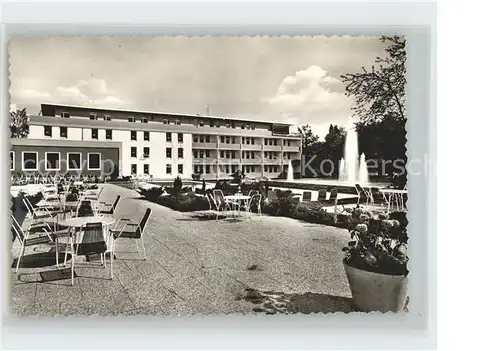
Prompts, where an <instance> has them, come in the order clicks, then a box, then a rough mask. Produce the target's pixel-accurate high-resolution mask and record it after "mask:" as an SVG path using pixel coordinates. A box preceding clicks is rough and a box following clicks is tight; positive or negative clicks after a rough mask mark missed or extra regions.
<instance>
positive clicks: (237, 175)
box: [231, 169, 245, 184]
mask: <svg viewBox="0 0 500 351" xmlns="http://www.w3.org/2000/svg"><path fill="white" fill-rule="evenodd" d="M244 178H245V173H244V172H243V171H242V170H241V169H238V170H237V171H236V172H234V173H233V174H231V183H232V184H241V181H242V180H243V179H244Z"/></svg>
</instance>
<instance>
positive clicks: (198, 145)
mask: <svg viewBox="0 0 500 351" xmlns="http://www.w3.org/2000/svg"><path fill="white" fill-rule="evenodd" d="M193 149H217V143H200V142H194V141H193Z"/></svg>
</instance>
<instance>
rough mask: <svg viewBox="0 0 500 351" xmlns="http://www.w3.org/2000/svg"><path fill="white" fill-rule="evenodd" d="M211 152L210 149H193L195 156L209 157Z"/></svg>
mask: <svg viewBox="0 0 500 351" xmlns="http://www.w3.org/2000/svg"><path fill="white" fill-rule="evenodd" d="M211 154H212V153H211V152H210V150H193V158H205V157H206V158H208V157H211Z"/></svg>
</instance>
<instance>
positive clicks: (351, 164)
mask: <svg viewBox="0 0 500 351" xmlns="http://www.w3.org/2000/svg"><path fill="white" fill-rule="evenodd" d="M358 152H359V151H358V133H357V132H356V130H355V129H354V127H352V128H348V129H347V136H346V140H345V147H344V157H343V158H342V159H341V160H340V166H339V180H340V181H342V182H346V183H350V184H353V183H361V184H366V183H368V181H369V177H368V167H367V165H366V160H365V154H362V155H361V157H359V153H358Z"/></svg>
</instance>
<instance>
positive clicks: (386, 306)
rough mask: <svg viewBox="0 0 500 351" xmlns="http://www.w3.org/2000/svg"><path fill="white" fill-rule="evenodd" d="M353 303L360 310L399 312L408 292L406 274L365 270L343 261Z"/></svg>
mask: <svg viewBox="0 0 500 351" xmlns="http://www.w3.org/2000/svg"><path fill="white" fill-rule="evenodd" d="M344 269H345V272H346V275H347V280H348V281H349V287H350V288H351V294H352V299H353V302H354V305H356V307H357V308H359V309H360V310H362V311H365V312H372V311H380V312H389V311H392V312H401V311H403V309H404V308H405V304H406V299H407V294H408V276H402V275H389V274H380V273H373V272H367V271H364V270H361V269H357V268H354V267H351V266H349V265H348V264H346V263H344Z"/></svg>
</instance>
